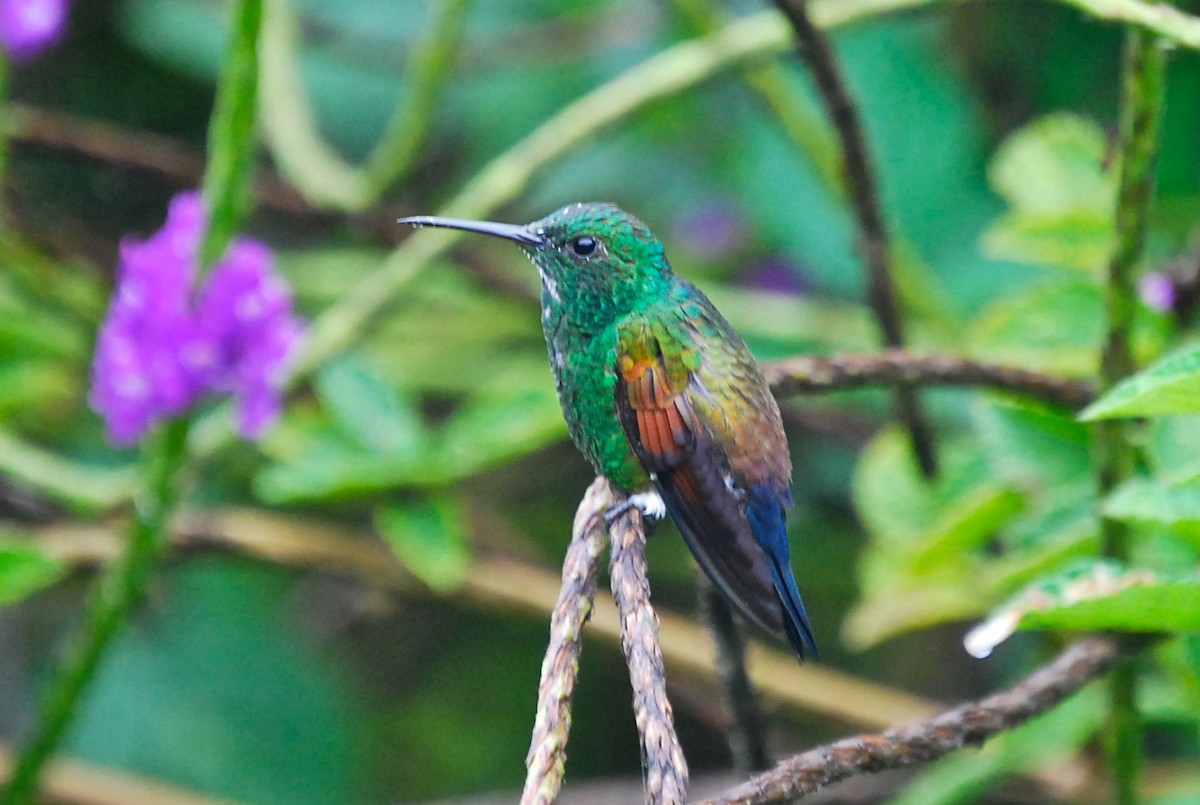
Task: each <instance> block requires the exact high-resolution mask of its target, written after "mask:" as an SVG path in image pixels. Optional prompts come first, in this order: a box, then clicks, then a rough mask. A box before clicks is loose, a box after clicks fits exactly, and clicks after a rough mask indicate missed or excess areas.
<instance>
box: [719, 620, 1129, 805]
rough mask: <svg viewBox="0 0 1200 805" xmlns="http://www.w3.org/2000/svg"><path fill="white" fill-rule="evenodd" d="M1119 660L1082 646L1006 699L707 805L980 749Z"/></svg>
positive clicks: (819, 752) (781, 796)
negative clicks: (991, 738)
mask: <svg viewBox="0 0 1200 805" xmlns="http://www.w3.org/2000/svg"><path fill="white" fill-rule="evenodd" d="M1118 658H1119V650H1118V647H1117V643H1116V641H1115V640H1113V639H1111V638H1093V639H1089V640H1084V641H1081V642H1079V643H1076V644H1075V645H1073V646H1070V647H1069V648H1067V649H1066V650H1065V651H1063V652H1062V653H1061V654H1060V655H1059V656H1058V657H1057V658H1056V659H1054V660H1052V661H1051V662H1049V663H1047V664H1046V665H1044V666H1042V667H1041V668H1039V669H1038V670H1036V671H1034V672H1033V673H1032V674H1030V675H1029V676H1028V677H1026V678H1025V679H1024V680H1022V681H1021V682H1019V683H1017V684H1016V685H1014V686H1013V687H1011V688H1009V689H1008V690H1006V691H1002V692H1000V693H993V694H992V695H990V696H986V697H984V698H983V699H980V700H979V701H977V702H970V703H968V704H963V705H959V706H958V707H955V708H952V709H950V710H947V711H945V712H943V713H940V714H939V715H937V716H934V717H933V718H931V719H928V720H927V721H922V722H920V723H917V724H912V725H910V726H906V727H898V728H895V729H890V730H887V731H885V732H882V733H876V734H872V735H858V736H855V737H853V738H845V739H843V740H840V741H837V742H835V743H832V744H828V745H826V746H821V747H818V748H816V749H812V750H810V751H808V752H804V753H801V754H799V755H794V756H792V757H790V758H787V759H786V760H784V761H782V762H781V763H779V764H778V765H777V766H776V767H775V768H774V769H772V770H771V771H769V772H766V773H765V774H761V775H759V776H757V777H754V778H752V779H751V780H749V781H748V782H746V783H743V784H742V785H739V786H737V787H736V788H734V789H732V790H730V791H727V792H726V793H725V794H723V795H721V796H720V797H717V798H716V799H713V800H711V801H710V802H709V803H708V805H763V804H764V803H769V802H789V801H792V800H796V799H799V798H801V797H803V796H805V795H806V794H811V793H813V792H815V791H818V790H820V789H821V788H824V787H825V786H827V785H830V784H832V783H836V782H838V781H839V780H845V779H846V778H848V777H854V776H857V775H860V774H864V773H867V772H876V771H881V770H883V769H896V768H902V767H904V766H912V765H914V764H917V763H925V762H928V761H930V760H934V759H936V758H939V757H942V756H943V755H947V754H949V753H951V752H953V751H955V750H958V749H961V748H962V747H964V746H968V745H977V744H981V743H983V742H984V741H985V740H987V739H988V738H990V737H992V736H994V735H996V734H997V733H1000V732H1004V731H1006V730H1011V729H1014V728H1016V727H1018V726H1020V725H1021V724H1024V723H1025V722H1026V721H1028V720H1029V719H1031V718H1033V717H1034V716H1037V715H1039V714H1041V713H1044V712H1046V711H1047V710H1049V709H1051V708H1052V707H1054V706H1056V705H1057V704H1058V703H1059V702H1061V701H1063V700H1064V699H1066V698H1067V697H1068V696H1070V695H1071V694H1073V693H1075V692H1076V691H1078V690H1079V689H1080V688H1082V687H1083V686H1084V685H1086V684H1087V683H1088V682H1090V681H1092V680H1093V679H1096V678H1097V677H1099V676H1101V675H1103V674H1104V673H1106V672H1107V671H1108V670H1109V669H1110V668H1111V667H1112V666H1113V665H1114V664H1115V663H1116V662H1117V660H1118Z"/></svg>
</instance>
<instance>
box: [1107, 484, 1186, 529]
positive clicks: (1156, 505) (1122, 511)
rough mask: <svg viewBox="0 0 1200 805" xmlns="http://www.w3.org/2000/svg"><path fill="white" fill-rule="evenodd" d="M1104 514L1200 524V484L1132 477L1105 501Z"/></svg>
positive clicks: (1176, 523) (1138, 519)
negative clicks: (1170, 482)
mask: <svg viewBox="0 0 1200 805" xmlns="http://www.w3.org/2000/svg"><path fill="white" fill-rule="evenodd" d="M1104 514H1105V515H1106V516H1108V517H1112V518H1114V519H1117V520H1124V521H1130V522H1149V523H1157V524H1159V525H1165V526H1174V525H1179V524H1181V523H1187V524H1200V484H1197V483H1191V484H1177V485H1169V484H1164V483H1162V482H1161V481H1159V480H1157V479H1154V478H1130V479H1129V480H1128V481H1126V482H1125V483H1123V484H1121V485H1120V486H1119V487H1118V488H1117V489H1116V491H1114V492H1113V493H1112V494H1111V495H1110V496H1109V498H1108V499H1107V500H1106V501H1104Z"/></svg>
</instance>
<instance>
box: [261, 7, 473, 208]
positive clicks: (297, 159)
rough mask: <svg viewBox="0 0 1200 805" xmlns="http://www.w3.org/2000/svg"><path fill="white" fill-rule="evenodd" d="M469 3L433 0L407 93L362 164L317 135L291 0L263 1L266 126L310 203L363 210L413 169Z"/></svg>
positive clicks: (281, 163)
mask: <svg viewBox="0 0 1200 805" xmlns="http://www.w3.org/2000/svg"><path fill="white" fill-rule="evenodd" d="M466 7H467V0H439V2H436V3H434V4H433V7H432V11H431V19H430V23H429V27H428V32H427V33H426V34H425V35H424V36H423V37H422V39H421V41H420V42H418V43H417V45H416V47H415V48H414V49H413V52H412V56H411V57H410V58H409V61H408V65H407V68H406V70H405V76H406V79H405V83H406V84H407V86H408V89H407V91H406V92H403V93H401V100H400V102H398V103H397V104H396V108H395V109H394V110H393V111H392V116H391V118H390V119H389V120H388V123H387V127H386V128H385V129H384V132H383V134H382V136H381V137H380V138H379V141H378V142H377V143H376V144H375V147H374V149H373V150H372V151H371V153H370V155H369V156H368V157H367V159H366V162H365V163H364V164H363V165H362V166H361V167H358V166H354V165H351V164H349V163H348V162H346V161H345V160H344V159H343V158H342V157H341V156H340V155H339V154H338V153H337V152H336V151H334V149H333V148H331V147H330V146H329V145H328V144H327V143H326V142H325V141H324V140H323V139H322V137H321V134H320V131H319V128H318V125H317V123H316V120H315V115H314V113H313V111H312V109H311V107H310V105H309V103H308V100H307V96H306V91H305V87H304V82H303V80H302V78H301V75H300V68H299V60H300V57H299V48H298V46H297V41H298V40H299V38H300V32H299V26H298V25H297V22H296V19H295V13H294V12H293V11H292V9H291V6H290V4H289V2H288V0H267V21H266V27H265V28H264V34H263V59H262V83H263V87H264V92H263V105H262V111H263V124H264V129H265V131H266V135H267V141H268V143H269V144H270V147H271V150H272V153H273V154H274V156H275V159H276V161H277V163H278V165H279V169H280V171H281V172H282V173H283V174H284V175H286V176H287V178H288V179H289V180H290V181H292V182H293V183H294V184H295V185H296V187H297V188H299V189H300V190H301V192H303V194H304V197H305V198H306V199H308V200H309V201H310V202H312V203H313V204H316V205H319V206H322V207H331V208H337V209H342V210H348V211H354V212H357V211H361V210H364V209H367V208H368V207H370V206H371V205H372V204H374V203H375V202H376V201H378V199H379V197H380V195H382V194H383V193H384V192H385V191H387V189H388V188H389V187H390V186H391V185H392V184H394V183H395V182H396V181H397V180H398V179H400V177H402V176H403V175H404V174H405V173H406V172H407V171H408V169H409V168H410V167H411V166H412V163H413V160H414V159H415V158H416V156H417V154H418V153H419V151H420V148H421V144H422V143H423V142H424V141H425V136H426V134H427V133H428V131H429V128H430V123H431V121H432V118H433V110H434V107H435V105H436V101H437V97H438V93H439V91H440V90H441V88H442V86H443V84H444V83H445V79H446V76H447V75H448V74H449V71H450V66H451V64H452V63H453V61H454V56H455V53H456V51H457V45H458V42H459V33H460V32H461V30H462V23H463V19H464V17H465V13H464V12H465V10H466Z"/></svg>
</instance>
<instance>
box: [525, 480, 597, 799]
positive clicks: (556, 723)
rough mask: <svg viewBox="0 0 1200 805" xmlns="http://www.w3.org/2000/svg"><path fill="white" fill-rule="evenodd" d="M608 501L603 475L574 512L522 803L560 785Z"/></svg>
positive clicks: (554, 793)
mask: <svg viewBox="0 0 1200 805" xmlns="http://www.w3.org/2000/svg"><path fill="white" fill-rule="evenodd" d="M610 505H612V491H611V490H610V489H609V486H608V484H607V483H606V482H605V481H604V479H603V478H597V479H596V480H595V482H594V483H593V484H592V485H591V486H590V487H588V490H587V492H586V493H585V494H584V496H583V500H582V501H581V502H580V504H579V509H578V510H577V511H576V513H575V524H574V526H573V527H572V529H571V544H570V545H569V546H568V547H567V556H566V558H565V559H564V560H563V570H562V590H561V591H560V592H559V595H558V603H557V604H555V606H554V612H553V613H552V614H551V616H550V645H549V646H548V647H547V648H546V659H545V660H544V661H543V662H542V679H541V683H540V684H539V685H538V703H537V716H536V720H535V721H534V724H533V738H532V739H531V740H530V744H529V754H528V755H527V756H526V757H525V767H526V769H527V773H526V776H525V790H524V791H523V792H522V793H521V805H550V803H553V802H554V801H555V800H556V799H557V798H558V792H559V789H561V788H562V781H563V774H564V767H565V765H566V762H567V736H568V734H569V733H570V730H571V694H572V693H574V692H575V680H576V678H577V676H578V673H579V655H580V653H581V652H582V650H583V643H582V639H583V625H584V624H585V623H586V622H587V619H588V617H589V616H590V615H591V614H592V600H593V598H594V596H595V594H596V568H597V566H598V563H599V561H600V554H601V552H603V550H604V537H605V535H606V531H605V528H604V515H603V512H604V510H605V509H607V508H608V507H609V506H610Z"/></svg>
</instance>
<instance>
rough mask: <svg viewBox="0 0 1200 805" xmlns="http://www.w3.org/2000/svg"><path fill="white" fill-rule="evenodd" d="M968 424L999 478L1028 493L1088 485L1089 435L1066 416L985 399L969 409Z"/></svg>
mask: <svg viewBox="0 0 1200 805" xmlns="http://www.w3.org/2000/svg"><path fill="white" fill-rule="evenodd" d="M971 421H972V424H973V425H974V426H975V431H976V432H977V433H978V434H979V439H980V441H981V443H982V446H983V453H984V455H985V456H986V457H987V461H988V462H989V463H990V464H991V466H992V467H993V469H994V471H995V473H996V475H997V476H998V477H1000V478H1003V479H1004V480H1006V481H1008V482H1010V483H1012V484H1014V485H1016V486H1018V487H1020V488H1022V489H1027V490H1040V489H1047V488H1050V487H1057V486H1063V485H1068V486H1069V485H1074V484H1078V483H1080V482H1081V481H1087V482H1088V483H1091V481H1092V473H1093V469H1092V456H1091V436H1090V432H1089V429H1088V427H1087V426H1086V425H1082V424H1080V423H1079V422H1077V421H1075V418H1074V417H1073V416H1071V415H1070V414H1065V413H1063V412H1062V411H1061V410H1059V409H1055V408H1051V407H1048V406H1044V405H1041V404H1039V403H1036V402H1031V401H1028V400H1024V399H1019V398H1015V397H1008V396H998V395H988V396H982V397H979V398H978V399H977V400H976V401H975V402H974V404H973V405H972V406H971Z"/></svg>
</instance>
